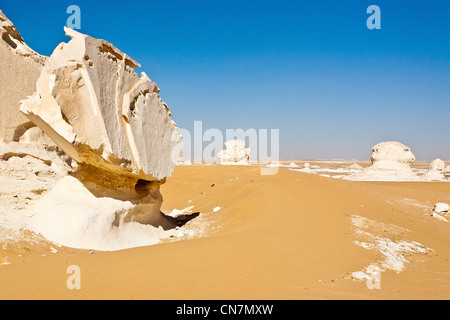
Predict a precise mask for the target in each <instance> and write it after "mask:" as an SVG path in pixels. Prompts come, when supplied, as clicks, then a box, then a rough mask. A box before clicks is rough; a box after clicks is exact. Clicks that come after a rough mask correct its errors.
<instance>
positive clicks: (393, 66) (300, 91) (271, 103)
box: [0, 0, 450, 160]
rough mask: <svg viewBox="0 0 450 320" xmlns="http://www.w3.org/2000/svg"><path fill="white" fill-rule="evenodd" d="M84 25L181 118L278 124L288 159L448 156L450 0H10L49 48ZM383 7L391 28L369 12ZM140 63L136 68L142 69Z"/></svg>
mask: <svg viewBox="0 0 450 320" xmlns="http://www.w3.org/2000/svg"><path fill="white" fill-rule="evenodd" d="M71 4H76V5H78V6H79V7H80V8H81V19H82V20H81V21H82V25H81V27H82V28H81V30H80V31H81V32H83V33H87V34H89V35H91V36H93V37H97V38H102V39H106V40H108V41H110V42H111V43H113V44H114V45H115V46H117V47H118V48H119V49H121V50H122V51H124V52H126V53H128V54H129V55H130V56H131V57H133V58H134V59H135V60H137V61H139V62H140V63H141V64H142V71H145V72H146V73H147V74H148V75H149V77H150V78H151V79H152V80H153V81H155V82H156V83H157V84H158V86H159V87H160V89H161V93H160V94H161V97H162V99H163V100H164V101H165V102H166V103H167V104H168V105H169V107H170V109H171V111H172V113H173V119H174V120H175V121H176V122H177V124H178V125H179V126H180V127H182V128H186V129H189V130H192V127H193V122H194V121H195V120H202V121H203V127H204V128H205V129H206V128H218V129H221V130H225V129H226V128H242V129H248V128H255V129H263V128H266V129H272V128H275V129H276V128H278V129H280V140H281V143H280V153H281V158H297V159H311V158H323V159H331V158H347V159H350V158H358V159H369V157H370V148H371V147H372V146H373V145H374V144H376V143H377V142H380V141H386V140H398V141H401V142H403V143H404V144H406V145H408V146H410V147H411V148H412V151H413V152H414V153H415V155H416V157H417V158H418V159H420V160H425V159H433V158H437V157H440V158H443V159H450V143H449V142H450V1H449V0H435V1H434V0H433V1H414V0H409V1H398V0H396V1H392V0H389V1H387V0H386V1H385V0H383V1H381V0H371V1H365V0H353V1H349V0H341V1H336V0H332V1H321V0H317V1H312V0H311V1H285V0H278V1H264V0H260V1H244V0H241V1H234V0H227V1H221V0H214V1H212V0H207V1H197V0H191V1H170V0H169V1H168V0H164V1H152V0H146V1H133V0H129V1H123V0H121V1H115V0H109V1H102V0H98V1H75V0H74V1H63V0H59V1H21V0H14V1H11V0H0V9H1V10H2V11H3V12H4V13H5V14H6V15H7V16H8V18H10V19H11V20H12V21H13V23H14V24H15V25H16V27H17V28H18V30H19V32H20V33H21V34H22V36H23V37H24V39H25V41H26V42H27V43H28V44H29V45H30V46H31V47H32V48H33V49H35V50H36V51H38V52H39V53H41V54H45V55H50V54H51V52H52V51H53V49H54V48H55V47H56V45H57V44H58V43H60V42H62V41H68V38H67V37H65V36H64V32H63V26H64V25H65V24H66V20H67V18H68V17H69V14H67V13H66V9H67V7H68V6H69V5H71ZM371 4H375V5H378V6H379V7H380V8H381V30H369V29H368V28H367V27H366V20H367V18H368V17H369V14H367V13H366V9H367V7H368V6H369V5H371ZM138 71H139V70H138Z"/></svg>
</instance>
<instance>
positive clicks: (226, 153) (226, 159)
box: [219, 140, 250, 165]
mask: <svg viewBox="0 0 450 320" xmlns="http://www.w3.org/2000/svg"><path fill="white" fill-rule="evenodd" d="M225 148H226V149H225V150H222V151H220V152H219V161H220V164H222V165H248V164H249V160H250V148H246V147H245V141H243V140H229V141H227V142H225Z"/></svg>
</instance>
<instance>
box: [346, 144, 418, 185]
mask: <svg viewBox="0 0 450 320" xmlns="http://www.w3.org/2000/svg"><path fill="white" fill-rule="evenodd" d="M371 160H372V165H371V166H370V167H368V168H365V169H363V170H361V171H360V172H357V173H354V174H352V175H349V176H347V177H344V179H345V180H353V181H419V180H421V179H420V178H419V177H418V176H417V175H416V174H415V173H414V172H413V171H412V169H411V164H412V163H414V161H415V156H414V154H413V153H412V152H411V150H410V148H409V147H407V146H405V145H404V144H401V143H400V142H396V141H388V142H381V143H378V144H377V145H375V146H374V147H373V148H372V157H371Z"/></svg>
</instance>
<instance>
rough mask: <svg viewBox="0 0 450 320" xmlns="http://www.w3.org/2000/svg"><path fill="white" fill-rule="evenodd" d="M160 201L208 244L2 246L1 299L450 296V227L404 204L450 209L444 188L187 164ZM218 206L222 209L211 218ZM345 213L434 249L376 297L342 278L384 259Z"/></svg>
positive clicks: (388, 279) (387, 281) (387, 276)
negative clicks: (183, 215) (189, 210)
mask: <svg viewBox="0 0 450 320" xmlns="http://www.w3.org/2000/svg"><path fill="white" fill-rule="evenodd" d="M237 178H238V179H237ZM213 184H214V186H212V185H213ZM161 192H162V194H163V196H164V205H163V210H164V211H171V210H172V209H183V208H185V207H188V206H190V205H194V206H195V208H194V209H193V210H194V211H200V212H202V215H201V217H202V219H204V221H207V222H209V223H210V230H209V231H208V232H207V235H206V236H205V237H202V238H198V239H194V240H186V241H177V242H170V243H163V244H160V245H155V246H149V247H141V248H134V249H129V250H123V251H116V252H96V253H94V254H89V253H88V250H75V249H70V248H58V250H59V252H58V253H57V254H54V253H51V252H49V251H48V249H42V248H40V249H33V248H31V249H29V248H26V247H23V246H22V247H21V248H22V249H20V250H19V249H17V248H11V247H10V246H9V247H8V248H6V249H3V252H2V251H1V250H2V249H1V248H0V254H1V256H0V260H1V261H4V259H3V258H4V257H5V256H8V255H10V259H9V260H8V261H10V263H11V264H9V265H0V288H1V289H0V298H1V299H448V298H450V263H449V260H448V259H449V258H450V232H449V228H450V224H449V223H445V222H442V221H440V220H438V219H436V218H433V217H431V216H430V214H429V213H430V211H427V212H426V211H425V209H424V208H423V207H420V206H416V205H413V204H411V203H410V202H411V200H414V201H416V202H418V203H427V204H429V205H430V206H431V207H432V204H434V203H436V202H450V183H425V182H416V183H409V182H396V183H393V182H389V183H388V182H349V181H341V180H337V179H331V178H325V177H321V176H317V175H311V174H305V173H300V172H294V171H290V170H287V169H280V170H279V172H278V174H276V175H273V176H261V175H260V169H259V168H257V167H242V166H238V167H234V166H230V167H224V166H189V167H178V168H177V169H176V170H175V172H174V175H173V177H171V178H169V179H168V181H167V183H166V184H165V185H163V187H162V191H161ZM405 199H409V200H406V201H405ZM189 200H191V202H188V201H189ZM428 201H429V203H428ZM218 206H220V207H222V210H220V211H218V212H216V213H213V212H212V210H213V208H215V207H218ZM350 215H359V216H363V217H365V218H369V219H372V220H375V221H377V222H381V223H384V224H393V225H396V226H400V227H403V228H407V229H408V230H410V231H409V232H405V233H400V234H399V233H394V232H392V231H391V230H390V229H387V230H375V231H377V232H380V233H382V234H383V236H385V237H388V238H390V239H392V240H408V241H409V240H414V241H417V242H419V243H421V244H422V245H424V246H425V247H427V248H430V249H432V250H433V251H432V252H430V253H427V254H411V255H409V256H407V259H408V261H410V263H408V264H407V265H406V268H405V270H404V271H402V272H401V273H399V274H397V273H396V272H393V271H386V272H383V273H382V274H381V289H380V290H369V289H368V288H367V286H366V283H365V282H364V281H354V280H352V279H349V275H350V274H351V273H352V272H354V271H359V270H362V269H364V268H365V267H367V266H368V265H369V264H370V263H371V262H374V261H379V260H380V259H381V258H382V255H381V254H380V252H378V251H375V250H366V249H364V248H362V247H360V246H358V245H356V244H355V243H353V241H355V240H356V239H357V235H356V234H355V232H354V228H353V227H352V224H351V221H350V218H349V216H350ZM189 223H195V220H193V221H191V222H189ZM213 227H215V228H213ZM375 231H374V232H375ZM54 247H55V246H54ZM19 254H20V255H21V256H19ZM42 254H46V256H42ZM2 259H3V260H2ZM1 261H0V263H1ZM69 265H78V266H79V267H80V268H81V290H69V289H67V287H66V281H67V278H68V276H69V275H68V274H67V273H66V269H67V267H68V266H69Z"/></svg>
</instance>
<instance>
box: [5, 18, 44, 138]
mask: <svg viewBox="0 0 450 320" xmlns="http://www.w3.org/2000/svg"><path fill="white" fill-rule="evenodd" d="M46 60H47V57H45V56H41V55H40V54H38V53H37V52H35V51H34V50H33V49H31V48H30V47H28V45H27V44H26V43H25V42H24V40H23V39H22V37H21V35H20V33H19V32H18V31H17V29H16V28H15V27H14V25H13V24H12V22H11V21H10V20H9V19H8V18H7V17H6V16H5V15H4V14H3V12H2V11H0V140H2V141H3V142H6V143H7V142H11V141H19V140H20V139H21V138H22V136H23V135H24V134H25V133H26V132H27V131H28V130H31V131H33V134H30V133H28V136H27V137H26V138H25V139H26V140H27V142H31V141H33V140H36V139H38V140H39V139H40V138H42V137H43V136H42V131H41V130H39V129H38V128H35V125H34V123H32V122H31V121H30V120H28V119H27V118H26V117H25V116H24V115H23V114H21V113H20V111H19V101H20V100H21V99H25V98H26V97H27V96H29V95H31V94H32V93H33V92H34V91H35V90H36V80H37V79H38V77H39V75H40V73H41V70H42V67H43V66H44V64H45V61H46ZM33 127H34V128H33ZM44 139H45V138H44Z"/></svg>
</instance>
